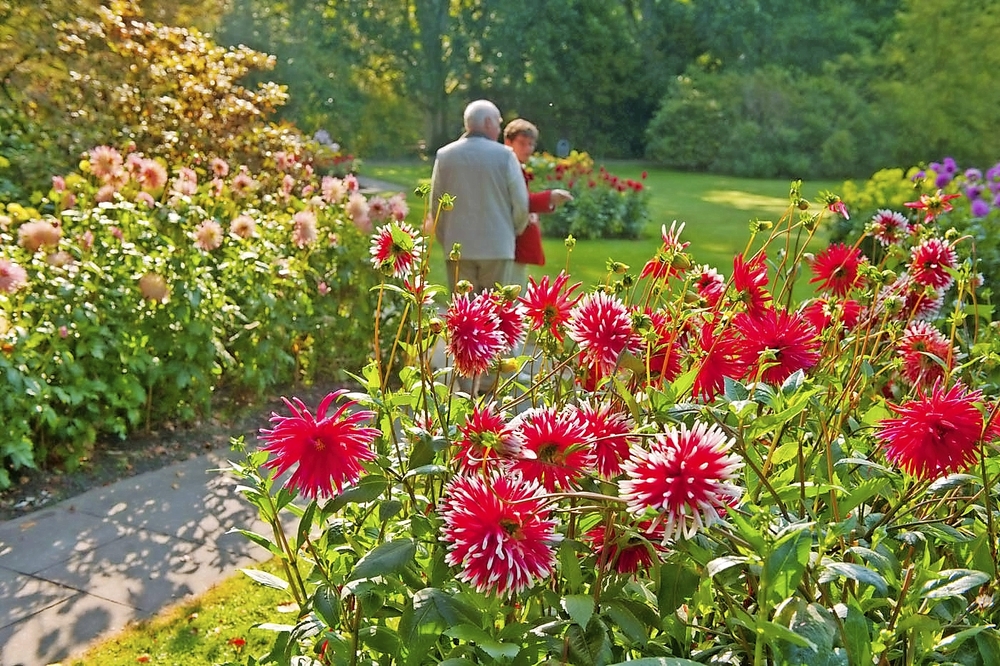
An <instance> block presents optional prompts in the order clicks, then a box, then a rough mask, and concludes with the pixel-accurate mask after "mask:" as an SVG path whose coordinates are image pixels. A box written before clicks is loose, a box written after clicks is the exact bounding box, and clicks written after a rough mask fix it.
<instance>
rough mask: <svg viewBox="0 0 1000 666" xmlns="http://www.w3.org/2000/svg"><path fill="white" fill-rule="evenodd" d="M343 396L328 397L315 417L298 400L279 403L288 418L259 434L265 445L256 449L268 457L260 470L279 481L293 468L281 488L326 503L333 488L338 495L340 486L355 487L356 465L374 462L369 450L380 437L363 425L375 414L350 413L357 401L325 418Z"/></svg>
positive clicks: (275, 417)
mask: <svg viewBox="0 0 1000 666" xmlns="http://www.w3.org/2000/svg"><path fill="white" fill-rule="evenodd" d="M346 393H347V391H346V390H345V389H341V390H338V391H334V392H333V393H330V394H328V395H327V396H326V397H325V398H323V400H322V402H320V404H319V408H318V409H317V410H316V416H313V415H312V414H311V413H310V412H309V410H308V409H306V406H305V405H304V404H303V403H302V401H301V400H299V399H298V398H292V400H288V399H287V398H282V400H283V401H284V403H285V405H286V406H287V407H288V408H289V409H290V410H291V412H292V416H280V415H278V414H272V415H271V419H270V420H271V423H272V424H274V427H272V428H271V429H270V430H266V429H261V431H260V435H261V438H262V439H263V440H264V441H265V442H267V444H266V445H265V446H262V447H261V449H262V450H264V451H267V452H268V453H270V454H272V456H273V457H271V458H270V459H269V460H268V461H267V462H266V463H264V468H266V469H273V470H275V474H276V475H278V476H280V475H281V474H284V473H285V472H286V471H287V470H289V469H291V468H292V467H295V468H296V469H295V471H294V472H293V473H292V475H291V476H290V477H289V478H288V480H287V481H286V482H285V487H286V488H292V489H295V490H297V491H299V492H301V493H302V494H303V495H306V496H307V497H311V498H313V499H318V498H319V497H331V496H333V494H334V488H336V491H337V492H338V493H339V492H340V491H341V490H342V489H343V487H344V486H345V485H350V484H353V483H356V482H357V480H358V478H359V477H360V475H361V470H362V466H361V463H362V462H363V461H365V460H373V459H374V458H375V453H374V452H372V450H371V449H370V448H369V447H370V445H371V443H372V442H373V441H374V440H375V438H376V437H378V436H379V435H380V434H381V432H380V431H379V430H378V429H377V428H370V427H365V426H364V425H362V424H363V423H364V422H366V421H368V420H370V419H373V418H375V413H374V412H371V411H367V410H357V409H353V408H354V406H355V405H357V404H358V403H357V401H356V400H348V401H347V402H345V403H344V404H343V405H341V407H340V408H339V409H338V410H337V411H336V412H335V413H334V414H332V415H330V416H327V415H326V412H327V409H328V408H329V407H330V405H331V404H333V403H334V402H335V401H336V400H339V399H340V398H341V397H342V396H344V395H345V394H346Z"/></svg>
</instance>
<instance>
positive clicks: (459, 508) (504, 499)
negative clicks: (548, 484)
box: [440, 475, 561, 595]
mask: <svg viewBox="0 0 1000 666" xmlns="http://www.w3.org/2000/svg"><path fill="white" fill-rule="evenodd" d="M440 513H441V518H442V519H443V520H444V525H443V526H442V528H441V539H442V540H443V541H444V542H445V543H446V544H448V554H447V555H446V556H445V561H446V562H447V563H448V564H449V565H450V566H457V567H459V568H460V570H459V573H458V579H459V580H462V581H465V582H467V583H469V584H471V585H472V586H473V587H474V588H476V590H477V591H479V592H481V593H484V594H494V595H501V594H506V593H508V592H510V593H517V592H521V591H522V590H525V589H527V588H528V587H530V586H531V585H532V584H533V583H534V581H535V579H538V578H543V577H545V576H548V575H549V573H551V571H552V568H553V567H554V566H555V559H556V558H555V552H554V550H553V546H554V545H555V544H556V543H558V542H559V541H560V539H561V536H560V535H559V534H556V532H555V526H556V521H554V520H550V519H549V509H548V508H546V505H545V501H544V498H543V496H542V493H541V489H540V488H539V487H538V484H537V483H530V482H529V483H525V482H524V481H523V480H522V479H520V478H519V477H518V476H517V475H513V476H494V477H492V478H490V479H483V478H481V477H478V476H471V477H465V476H456V477H454V478H453V479H452V480H451V481H450V482H449V483H448V487H447V489H446V491H445V496H444V499H443V500H442V502H441V508H440Z"/></svg>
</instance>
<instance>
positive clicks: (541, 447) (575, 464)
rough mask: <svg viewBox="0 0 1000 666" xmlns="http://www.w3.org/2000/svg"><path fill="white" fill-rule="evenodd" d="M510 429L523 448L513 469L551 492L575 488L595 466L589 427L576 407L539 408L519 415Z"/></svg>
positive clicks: (512, 422) (527, 479)
mask: <svg viewBox="0 0 1000 666" xmlns="http://www.w3.org/2000/svg"><path fill="white" fill-rule="evenodd" d="M511 427H512V428H513V429H514V430H516V431H517V433H518V434H519V435H520V436H521V441H522V443H523V445H524V448H523V449H522V450H521V458H520V459H519V460H516V461H515V462H514V465H513V469H514V470H515V471H517V472H519V473H520V474H521V475H522V477H523V478H524V479H525V480H526V481H539V482H540V483H541V484H542V485H543V486H545V489H546V490H548V491H550V492H555V491H556V490H570V489H572V488H576V486H577V481H579V479H580V478H581V477H582V476H583V475H584V474H586V473H587V471H588V470H590V469H592V468H593V466H594V454H593V452H592V451H591V447H590V442H589V440H588V437H587V426H586V424H585V422H584V421H583V419H582V418H580V413H579V410H578V409H577V408H576V407H572V406H570V407H538V408H535V409H529V410H528V411H526V412H523V413H521V414H519V415H518V416H517V417H516V418H515V419H514V420H513V421H511Z"/></svg>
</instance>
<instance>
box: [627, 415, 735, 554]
mask: <svg viewBox="0 0 1000 666" xmlns="http://www.w3.org/2000/svg"><path fill="white" fill-rule="evenodd" d="M732 446H733V440H732V439H730V438H729V437H727V436H726V433H725V432H724V431H723V430H722V428H720V427H719V426H717V425H712V426H707V425H705V424H704V423H700V422H698V423H695V425H694V427H692V428H691V429H688V427H687V425H686V424H681V425H680V427H678V428H673V427H671V428H669V429H667V430H666V432H664V433H662V434H657V435H656V437H655V439H654V440H653V441H652V443H651V444H650V446H649V449H648V450H646V449H645V448H643V447H642V446H641V445H636V446H633V447H632V454H631V456H630V459H629V461H628V462H626V463H625V473H626V474H627V475H628V478H627V479H624V480H622V481H620V482H619V484H618V487H619V489H620V491H621V496H622V498H623V499H624V500H625V501H626V502H628V508H629V511H631V512H633V513H636V514H645V513H646V512H647V511H650V510H652V511H654V512H656V513H658V514H659V516H658V517H657V518H655V519H654V521H653V522H654V524H655V525H659V524H661V521H662V524H663V544H664V545H665V544H666V543H667V542H668V541H669V540H671V539H678V538H681V537H684V538H686V539H690V538H692V537H693V536H694V535H695V534H696V533H697V532H698V530H699V529H703V528H706V527H709V526H711V525H712V524H714V523H717V522H720V521H721V514H722V513H724V512H725V511H726V509H727V508H729V507H731V506H734V505H735V504H736V502H738V501H739V499H740V497H741V496H742V494H743V491H742V489H741V488H740V487H739V486H737V485H735V484H733V483H732V481H733V480H734V478H735V476H736V474H737V473H738V472H739V470H740V469H741V468H742V467H743V461H742V460H740V458H739V456H737V455H735V454H732V453H730V450H731V448H732Z"/></svg>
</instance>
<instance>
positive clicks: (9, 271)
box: [0, 259, 28, 294]
mask: <svg viewBox="0 0 1000 666" xmlns="http://www.w3.org/2000/svg"><path fill="white" fill-rule="evenodd" d="M27 284H28V272H27V271H26V270H24V269H23V268H21V267H20V266H18V265H17V264H15V263H14V262H13V261H8V260H6V259H0V292H2V293H5V294H13V293H14V292H15V291H18V290H19V289H21V288H23V287H24V286H25V285H27Z"/></svg>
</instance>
